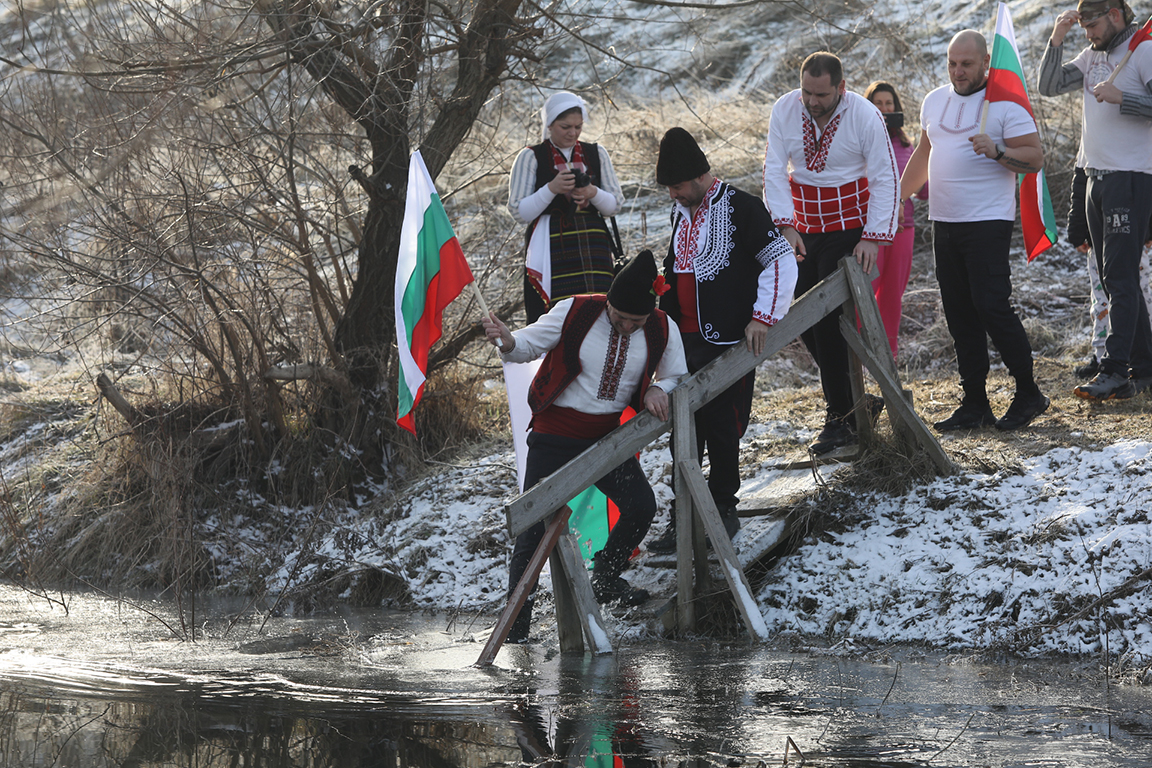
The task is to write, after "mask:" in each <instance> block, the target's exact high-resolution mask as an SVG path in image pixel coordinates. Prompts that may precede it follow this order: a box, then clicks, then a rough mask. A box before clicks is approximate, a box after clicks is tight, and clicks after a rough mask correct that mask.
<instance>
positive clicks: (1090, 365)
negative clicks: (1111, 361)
mask: <svg viewBox="0 0 1152 768" xmlns="http://www.w3.org/2000/svg"><path fill="white" fill-rule="evenodd" d="M1072 373H1074V374H1076V378H1078V379H1090V378H1092V377H1093V376H1095V375H1096V374H1098V373H1100V358H1098V357H1096V355H1092V359H1091V360H1089V361H1088V362H1086V363H1084V365H1078V366H1076V367H1075V368H1073V369H1072Z"/></svg>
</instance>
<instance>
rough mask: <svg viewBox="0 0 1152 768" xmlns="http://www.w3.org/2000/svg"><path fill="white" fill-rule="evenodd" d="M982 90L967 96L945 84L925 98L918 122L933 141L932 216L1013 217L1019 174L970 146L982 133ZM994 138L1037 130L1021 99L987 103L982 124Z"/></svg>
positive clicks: (962, 218)
mask: <svg viewBox="0 0 1152 768" xmlns="http://www.w3.org/2000/svg"><path fill="white" fill-rule="evenodd" d="M983 109H984V90H983V89H981V90H979V91H977V92H976V93H973V94H970V95H968V96H961V95H960V94H958V93H956V91H955V90H954V89H953V88H952V86H951V85H950V84H949V85H945V86H942V87H940V88H937V89H936V90H934V91H932V92H931V93H929V94H928V95H927V96H925V97H924V101H923V103H922V104H921V105H920V125H921V127H922V130H923V131H925V132H926V133H927V134H928V140H929V141H930V142H932V153H931V154H930V155H929V156H928V185H929V187H931V189H932V194H931V195H930V196H929V198H928V218H930V219H932V220H933V221H996V220H999V221H1015V220H1016V174H1015V173H1014V172H1012V171H1010V170H1008V169H1007V168H1005V167H1004V166H1002V165H1001V164H1000V163H998V162H996V161H995V160H992V159H991V158H987V157H984V155H978V154H976V153H975V152H973V151H972V142H970V141H969V140H968V139H969V137H971V136H975V135H976V134H978V133H980V113H981V112H982V110H983ZM984 133H987V134H988V135H989V136H990V137H991V138H992V140H993V141H995V142H996V143H998V144H1000V145H1001V146H1004V140H1005V139H1015V138H1019V137H1020V136H1027V135H1028V134H1030V133H1036V121H1035V120H1033V119H1032V116H1031V115H1029V114H1028V111H1027V110H1026V109H1024V108H1023V107H1021V106H1020V105H1019V104H1016V103H1013V102H1009V101H997V102H992V103H991V104H989V108H988V120H987V122H986V123H985V126H984Z"/></svg>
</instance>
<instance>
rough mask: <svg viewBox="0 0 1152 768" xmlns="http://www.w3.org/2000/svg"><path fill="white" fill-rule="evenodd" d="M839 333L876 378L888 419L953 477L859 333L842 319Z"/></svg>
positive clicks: (950, 465) (931, 436)
mask: <svg viewBox="0 0 1152 768" xmlns="http://www.w3.org/2000/svg"><path fill="white" fill-rule="evenodd" d="M840 331H841V332H842V333H843V334H844V338H845V339H847V340H848V346H849V347H851V348H852V350H853V351H854V352H855V353H856V354H857V355H858V356H859V357H860V359H861V360H863V361H864V363H865V364H866V365H867V366H868V370H870V371H871V372H872V375H873V376H875V377H876V383H877V384H879V385H880V391H881V392H883V393H884V398H885V403H887V406H888V412H889V416H890V417H892V416H894V417H895V418H897V419H899V420H900V421H901V422H903V424H904V425H905V426H906V427H907V428H908V431H909V432H910V433H911V435H912V437H913V439H914V440H915V441H916V444H917V445H919V446H920V448H921V449H922V450H924V451H925V452H927V454H928V455H929V457H931V459H932V462H933V463H934V464H935V465H936V468H937V469H938V470H940V473H941V474H943V475H953V474H956V465H955V464H953V463H952V459H950V458H948V454H947V453H946V452H945V451H944V447H943V446H942V445H940V441H938V440H937V439H936V435H934V434H932V432H931V431H930V430H929V429H928V425H927V424H925V423H924V422H923V421H921V420H920V416H919V414H917V413H916V411H915V410H914V409H913V408H912V406H911V404H910V403H908V401H907V400H905V399H904V395H903V391H902V390H901V388H900V382H899V381H897V380H895V379H894V378H892V377H891V376H890V375H889V374H888V371H887V370H885V368H884V366H883V365H881V364H880V363H879V361H877V360H876V358H875V356H874V355H873V354H872V352H871V350H869V349H868V348H867V347H866V346H865V345H864V340H863V339H861V338H860V334H858V333H856V329H855V328H852V327H851V326H849V325H848V324H847V322H846V321H845V319H844V318H840Z"/></svg>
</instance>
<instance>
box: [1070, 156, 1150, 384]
mask: <svg viewBox="0 0 1152 768" xmlns="http://www.w3.org/2000/svg"><path fill="white" fill-rule="evenodd" d="M1146 151H1147V150H1146ZM1085 207H1086V213H1087V215H1088V232H1089V237H1090V238H1091V240H1092V251H1093V253H1095V254H1096V266H1097V267H1099V269H1100V278H1101V281H1102V282H1103V284H1104V292H1105V293H1106V294H1108V301H1109V302H1110V309H1109V311H1108V339H1107V340H1106V341H1105V343H1104V350H1105V353H1104V359H1103V360H1102V361H1101V362H1100V369H1101V370H1102V371H1104V372H1105V373H1118V374H1120V375H1121V376H1127V375H1128V374H1129V372H1131V373H1132V374H1133V375H1135V376H1138V377H1141V378H1143V377H1146V376H1152V327H1150V326H1149V321H1148V306H1147V304H1146V303H1145V302H1144V295H1143V294H1142V293H1141V291H1140V256H1141V254H1142V253H1143V251H1144V243H1145V242H1146V241H1147V240H1148V217H1149V216H1150V215H1152V175H1149V174H1147V173H1135V172H1131V171H1117V172H1115V173H1109V174H1105V175H1104V176H1099V177H1097V176H1092V175H1089V177H1088V190H1087V199H1086V201H1085Z"/></svg>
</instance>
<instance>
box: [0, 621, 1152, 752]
mask: <svg viewBox="0 0 1152 768" xmlns="http://www.w3.org/2000/svg"><path fill="white" fill-rule="evenodd" d="M89 605H90V606H91V607H89ZM103 608H104V606H103V605H101V604H99V603H95V602H93V603H91V604H85V603H82V602H80V601H75V602H74V603H73V608H72V610H71V611H70V612H69V614H68V616H67V617H64V618H62V617H60V616H58V615H49V616H48V617H47V618H46V619H45V620H44V622H43V623H42V624H40V625H35V626H32V625H28V626H25V627H23V628H22V629H21V631H20V632H19V633H15V632H14V633H9V634H7V635H3V636H2V638H3V640H4V641H6V644H5V645H0V767H2V768H32V767H33V766H35V767H37V768H40V767H41V766H43V767H45V768H46V767H47V766H62V767H64V768H104V767H105V766H109V767H110V766H116V767H117V768H125V767H128V768H134V767H139V768H169V767H171V768H217V767H218V766H219V767H220V768H223V767H224V766H227V767H228V768H239V767H241V766H243V767H244V768H322V767H326V766H334V767H335V766H339V767H340V768H367V767H375V766H387V767H388V768H473V767H475V768H494V767H495V766H520V765H527V766H533V767H541V766H557V767H558V766H565V767H568V766H572V767H580V768H617V766H619V767H620V768H626V767H628V766H660V768H673V767H674V768H705V767H707V768H714V767H718V766H729V765H740V766H743V768H755V767H756V766H757V765H758V764H760V763H761V762H763V763H764V764H765V765H769V766H779V765H781V764H782V762H783V757H784V752H785V748H786V745H787V744H788V743H789V740H791V741H792V742H794V743H795V744H796V745H797V747H798V748H799V749H801V750H803V752H804V755H805V757H806V758H807V762H805V765H806V766H820V767H821V768H849V767H853V768H855V767H857V766H860V767H863V766H867V768H906V767H908V766H913V765H916V766H924V765H929V764H930V765H931V766H932V768H938V767H940V766H943V768H950V767H953V768H957V767H959V766H994V768H1018V767H1020V768H1022V767H1023V766H1030V768H1033V767H1034V768H1084V767H1085V766H1092V767H1093V768H1095V766H1108V767H1109V768H1148V765H1149V764H1150V762H1149V760H1148V755H1149V754H1152V690H1150V689H1148V688H1144V687H1140V686H1123V687H1107V686H1105V685H1103V683H1102V678H1101V676H1100V675H1099V674H1098V673H1097V672H1096V671H1095V670H1094V668H1093V667H1092V665H1091V664H1089V663H1082V664H1075V663H1069V664H1061V663H1058V662H1027V663H1025V662H1017V663H1010V662H1009V663H1005V664H1003V665H982V664H978V663H976V662H975V661H972V660H965V659H956V658H951V657H944V656H943V655H941V656H937V657H928V656H926V655H925V654H923V653H919V652H916V651H914V650H911V649H907V650H905V651H904V655H903V661H902V662H896V661H893V660H891V659H888V658H886V657H885V658H883V659H882V660H881V661H879V662H877V663H869V662H866V661H863V660H861V659H859V658H841V657H838V656H835V655H831V654H829V653H826V652H821V651H819V650H817V649H808V651H807V652H796V653H794V652H788V651H782V650H773V649H769V648H764V647H754V646H749V645H745V644H740V643H736V644H732V645H724V644H717V643H710V642H698V643H692V642H687V641H685V642H664V641H657V640H649V641H643V642H641V641H636V642H635V643H634V644H633V645H630V646H625V647H622V648H620V649H619V650H618V652H617V653H616V654H615V655H612V656H601V657H591V656H580V657H576V658H570V657H564V656H560V655H559V654H557V653H556V649H555V646H554V645H550V644H543V645H536V646H528V647H525V646H514V647H511V648H506V649H505V650H503V651H502V652H501V655H500V657H499V658H498V659H497V666H495V667H493V668H489V669H485V670H478V669H475V668H473V667H471V664H472V662H473V661H474V660H475V658H476V653H477V644H476V642H474V638H472V637H471V636H470V635H467V634H464V635H461V634H460V633H452V632H449V631H447V630H445V629H443V627H444V624H443V623H442V622H439V621H433V620H431V619H427V618H423V619H420V618H414V617H410V616H395V615H389V616H382V615H381V614H380V613H379V612H374V613H371V614H365V617H358V616H356V615H351V614H349V615H345V616H342V617H339V618H338V619H334V618H333V617H318V618H315V619H313V618H291V617H283V618H276V619H274V620H273V621H271V622H269V624H268V630H267V634H264V633H262V632H257V631H256V630H255V629H254V628H253V629H251V630H250V631H248V632H247V633H238V634H234V635H229V634H227V633H226V632H220V631H218V630H216V629H215V628H214V627H213V626H210V625H207V623H206V626H205V627H203V628H202V630H204V634H203V635H202V637H203V639H202V640H199V641H197V642H196V643H178V642H173V641H172V640H171V639H170V638H169V637H168V636H167V635H165V634H164V633H163V632H159V631H155V629H154V627H153V624H152V622H149V621H141V622H139V623H136V624H131V623H126V621H125V619H124V618H123V616H122V615H121V614H117V613H115V612H110V611H107V610H102V609H103ZM17 610H19V611H26V610H27V608H26V606H25V605H23V604H17V605H15V607H14V610H13V613H14V614H15V613H16V612H17ZM102 621H103V622H105V624H101V623H100V622H102ZM253 623H254V625H255V624H256V622H253ZM259 623H260V624H261V625H262V624H263V622H259ZM13 626H14V625H13ZM29 626H31V627H32V628H31V629H29ZM95 628H100V631H96V629H95ZM125 660H128V661H125ZM238 670H244V671H238ZM792 757H793V759H792V761H791V762H790V763H789V764H790V765H795V764H796V762H797V758H796V755H795V754H793V756H792Z"/></svg>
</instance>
